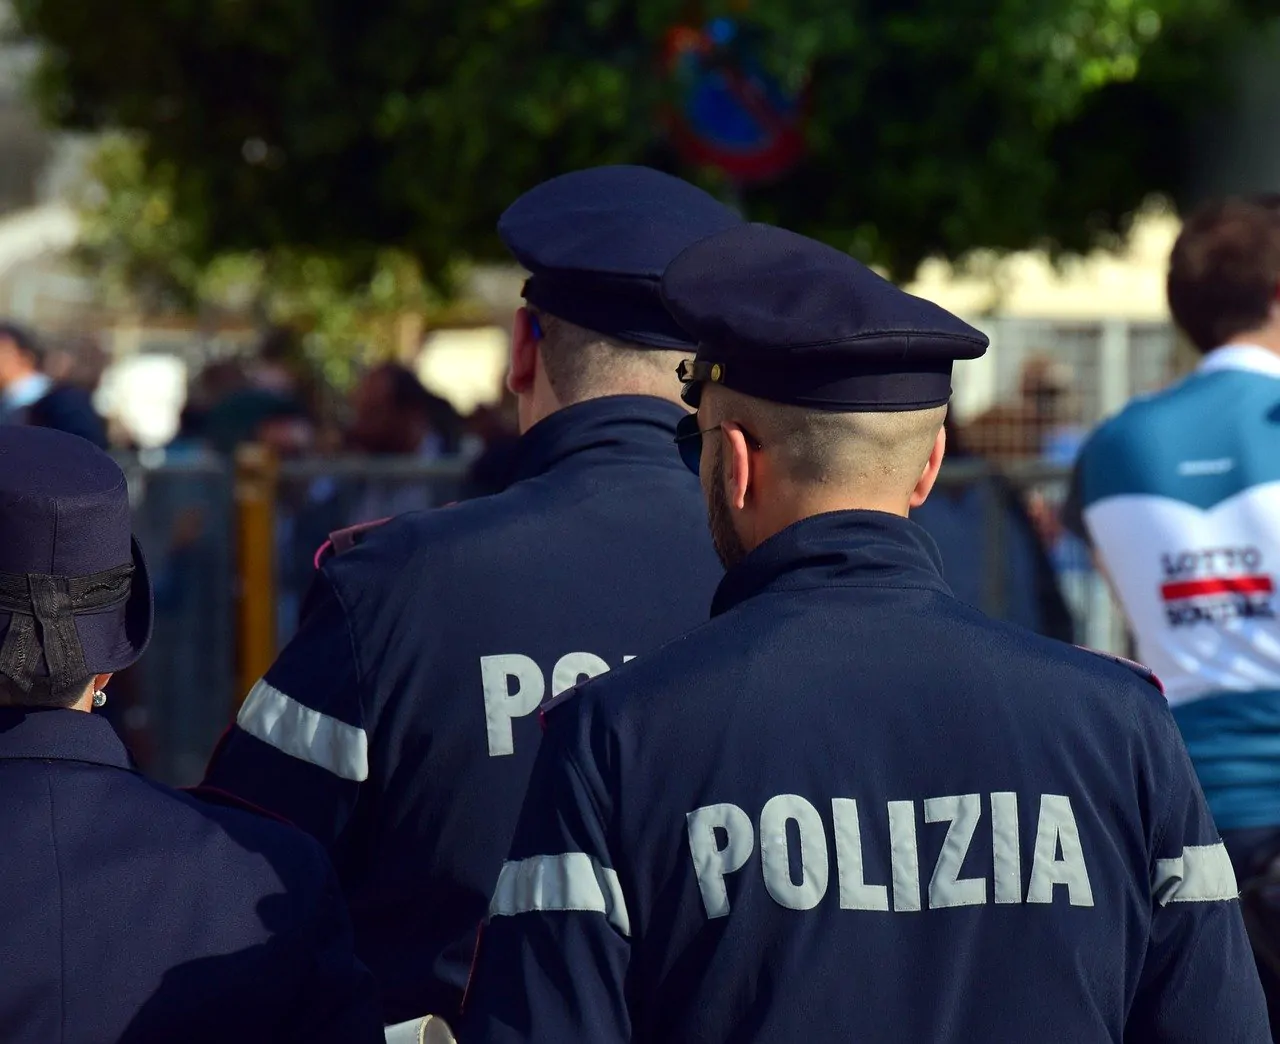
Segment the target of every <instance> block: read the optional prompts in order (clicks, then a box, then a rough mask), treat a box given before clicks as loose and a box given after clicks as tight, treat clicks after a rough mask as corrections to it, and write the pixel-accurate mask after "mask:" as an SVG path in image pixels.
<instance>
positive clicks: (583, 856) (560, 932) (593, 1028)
mask: <svg viewBox="0 0 1280 1044" xmlns="http://www.w3.org/2000/svg"><path fill="white" fill-rule="evenodd" d="M582 710H583V707H582V705H581V701H579V700H578V699H576V698H575V699H571V700H569V701H568V703H567V704H565V705H563V706H562V707H559V708H557V709H556V710H555V711H554V712H552V713H551V714H549V715H548V716H547V721H548V727H547V735H546V737H545V738H544V740H543V744H542V748H541V749H540V750H539V752H538V758H537V762H536V764H535V767H534V771H533V777H532V780H531V781H530V786H529V789H528V792H527V794H526V797H525V803H524V807H523V811H522V812H521V815H520V824H519V826H518V827H517V830H516V836H515V840H514V842H513V843H512V847H511V856H510V858H509V859H508V860H507V862H506V863H505V864H504V865H503V868H502V873H501V874H500V876H499V879H498V884H497V887H496V888H495V890H494V896H493V901H492V903H491V904H490V908H489V920H488V923H487V924H486V926H485V928H484V929H483V931H482V934H481V938H480V944H479V948H478V952H477V959H476V967H475V971H474V974H473V976H472V981H471V984H470V986H469V987H468V991H467V998H466V1002H465V1007H464V1012H463V1017H462V1021H461V1024H460V1027H459V1033H458V1039H459V1040H461V1041H465V1042H466V1044H480V1042H486V1041H487V1042H494V1044H497V1042H502V1044H508V1042H515V1041H549V1040H564V1041H570V1040H584V1041H585V1040H589V1041H592V1042H593V1044H615V1042H622V1041H628V1040H630V1039H631V1027H630V1018H629V1015H628V1012H627V1004H626V996H625V986H626V976H627V966H628V960H629V956H630V931H631V928H630V917H629V915H628V912H627V905H626V899H625V897H624V896H623V894H622V888H621V885H620V883H619V880H618V874H617V872H616V868H615V866H614V862H613V859H612V857H611V855H610V851H609V844H608V837H609V826H608V819H609V815H610V812H609V810H610V808H611V801H610V798H609V796H608V795H607V794H606V792H605V785H604V783H603V781H602V779H601V778H600V775H599V773H598V772H597V771H596V766H595V764H594V759H595V752H593V751H592V750H591V747H590V743H589V740H588V739H587V736H588V732H589V728H590V721H589V718H588V716H587V715H586V714H583V713H581V712H582Z"/></svg>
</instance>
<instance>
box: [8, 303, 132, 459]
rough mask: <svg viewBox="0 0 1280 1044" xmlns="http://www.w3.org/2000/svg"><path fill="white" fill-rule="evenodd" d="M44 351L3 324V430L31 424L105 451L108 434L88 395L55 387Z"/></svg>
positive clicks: (19, 328) (13, 325)
mask: <svg viewBox="0 0 1280 1044" xmlns="http://www.w3.org/2000/svg"><path fill="white" fill-rule="evenodd" d="M43 361H44V350H43V349H42V348H41V346H40V342H39V341H38V340H37V339H36V336H35V334H33V333H32V332H31V331H30V330H28V329H26V328H25V327H23V326H19V325H18V324H17V323H13V322H0V424H29V425H32V426H33V427H39V428H54V429H56V430H58V431H65V432H68V433H69V434H72V435H79V436H80V437H81V438H82V439H87V440H88V441H89V442H92V443H93V444H94V445H95V446H98V447H99V448H103V449H105V448H106V445H107V428H106V425H105V424H104V423H103V420H102V418H101V417H100V416H98V413H97V411H96V410H95V409H94V408H93V400H92V399H91V398H90V395H89V393H88V392H87V391H86V390H85V389H84V388H81V387H79V386H77V385H74V384H65V383H60V382H57V381H54V379H53V378H52V377H50V376H49V375H48V374H47V373H45V372H44V371H43V369H42V364H43Z"/></svg>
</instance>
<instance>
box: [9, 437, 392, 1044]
mask: <svg viewBox="0 0 1280 1044" xmlns="http://www.w3.org/2000/svg"><path fill="white" fill-rule="evenodd" d="M151 624H152V603H151V585H150V583H149V581H148V578H147V573H146V566H145V564H144V562H143V559H142V554H141V552H140V550H139V548H138V546H137V544H135V543H132V542H131V538H130V534H129V498H128V495H127V492H126V489H125V479H124V475H123V474H122V473H121V471H120V468H119V467H118V466H117V465H116V464H115V463H114V462H113V461H112V460H111V458H110V457H108V456H107V455H106V454H105V453H103V452H102V451H100V450H98V449H97V448H95V447H94V446H93V445H91V444H90V443H88V442H86V441H85V440H83V439H81V438H79V437H78V436H74V435H68V434H65V433H62V432H57V431H51V430H47V429H40V428H24V427H16V426H9V427H0V793H3V795H4V801H3V802H0V838H3V843H2V844H0V967H2V968H3V969H4V973H3V974H2V975H0V1037H2V1038H3V1039H4V1041H5V1044H49V1042H50V1041H61V1042H64V1044H78V1042H79V1044H100V1042H103V1041H113V1042H114V1041H119V1042H121V1044H134V1042H137V1044H154V1042H157V1041H241V1042H259V1041H261V1042H266V1041H271V1042H276V1041H297V1042H307V1044H325V1042H331V1044H340V1042H341V1044H347V1042H353V1041H354V1042H361V1044H373V1042H376V1041H381V1040H382V1022H381V1019H380V1017H379V1012H378V1006H377V995H376V991H375V986H374V982H373V979H372V977H371V976H370V975H369V973H368V971H366V970H365V969H364V968H363V967H361V966H360V964H359V963H358V962H357V961H356V959H355V955H354V952H353V949H352V938H351V927H350V924H349V921H348V918H347V914H346V910H345V908H344V906H343V903H342V898H341V894H340V892H339V890H338V884H337V881H336V880H335V878H334V873H333V869H332V867H331V866H330V864H329V860H328V859H327V858H326V857H325V854H324V852H323V851H322V850H321V848H320V846H319V845H318V844H316V842H315V841H314V840H312V839H311V838H309V837H307V836H306V835H305V834H303V833H302V832H301V831H298V830H295V829H293V828H292V827H289V826H286V825H285V824H283V823H279V822H275V821H273V820H271V819H266V818H263V817H261V816H259V815H257V814H255V813H253V812H250V811H247V810H244V809H239V808H234V807H225V806H215V805H206V804H204V803H203V802H201V801H199V800H198V799H197V798H195V797H193V796H191V795H187V794H180V793H178V792H176V791H172V790H169V789H168V788H166V787H162V786H160V785H159V784H157V783H153V782H151V781H150V780H147V779H145V778H143V777H142V776H141V775H139V774H138V773H137V772H136V771H135V770H134V767H133V764H132V761H131V760H130V758H129V755H128V754H127V753H126V751H125V749H124V747H123V746H122V745H121V743H120V740H119V739H117V738H116V734H115V732H114V731H113V730H112V728H111V725H110V724H109V723H108V722H107V721H106V719H105V718H103V717H102V716H101V715H98V714H94V713H92V711H93V708H95V707H99V706H101V705H102V704H103V702H105V696H104V694H103V692H102V690H103V689H104V687H105V686H106V684H107V681H108V680H109V679H110V677H111V674H112V672H114V671H118V670H122V669H123V668H125V667H128V666H129V665H130V664H132V663H133V662H134V661H136V660H137V659H138V657H139V656H141V654H142V651H143V648H144V646H145V645H146V644H147V639H148V638H149V637H150V634H151Z"/></svg>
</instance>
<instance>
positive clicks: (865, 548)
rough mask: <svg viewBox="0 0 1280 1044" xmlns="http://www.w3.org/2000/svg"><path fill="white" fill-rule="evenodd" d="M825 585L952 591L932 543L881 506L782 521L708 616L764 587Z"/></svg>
mask: <svg viewBox="0 0 1280 1044" xmlns="http://www.w3.org/2000/svg"><path fill="white" fill-rule="evenodd" d="M829 587H900V588H921V589H924V590H928V591H939V592H941V593H943V594H950V593H951V591H950V589H949V588H948V587H947V585H946V583H945V582H944V581H943V579H942V556H941V555H940V554H939V552H938V546H937V545H936V544H935V543H934V542H933V538H932V537H930V536H929V534H928V533H926V532H925V531H924V530H923V529H921V528H920V527H919V526H917V525H916V524H915V523H914V522H910V521H908V520H907V519H905V518H899V517H898V516H897V515H890V514H886V513H885V512H883V511H833V512H830V513H829V514H824V515H814V516H813V517H812V518H806V519H803V520H802V521H800V522H796V523H795V524H794V525H791V526H788V527H787V528H786V529H784V530H783V531H782V532H781V533H777V534H775V535H774V536H771V537H770V538H769V539H768V540H766V541H765V542H764V543H763V544H761V545H760V546H759V547H757V548H756V549H755V550H754V551H752V552H751V553H750V554H749V555H747V557H746V558H744V559H743V560H742V561H741V562H740V563H739V564H738V565H736V566H734V567H733V568H732V569H730V570H729V571H728V572H727V573H726V574H725V576H724V579H723V580H722V581H720V586H719V588H717V590H716V596H715V600H714V601H713V602H712V603H711V615H712V616H718V615H720V614H721V613H723V612H726V611H728V610H729V609H732V608H733V607H734V606H736V605H738V604H739V603H740V602H745V601H746V600H747V599H749V598H755V597H756V596H757V595H761V594H765V593H767V592H771V591H804V590H810V589H814V588H829Z"/></svg>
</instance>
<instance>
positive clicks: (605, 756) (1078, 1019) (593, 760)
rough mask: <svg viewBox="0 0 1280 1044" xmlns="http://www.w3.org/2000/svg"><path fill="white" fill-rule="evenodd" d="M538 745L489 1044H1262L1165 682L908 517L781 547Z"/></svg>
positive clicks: (504, 916)
mask: <svg viewBox="0 0 1280 1044" xmlns="http://www.w3.org/2000/svg"><path fill="white" fill-rule="evenodd" d="M546 720H547V738H546V741H545V742H544V744H543V747H542V751H541V753H540V754H539V758H538V763H537V765H536V767H535V769H534V773H533V776H532V779H531V782H530V786H529V794H528V799H527V801H526V803H525V806H524V811H523V813H522V815H521V819H520V824H519V827H518V828H517V831H516V835H515V841H514V844H513V846H512V851H511V856H510V861H509V862H508V863H507V864H506V865H505V866H504V867H503V870H502V873H501V875H500V877H499V881H498V885H497V887H496V889H495V892H494V897H493V902H492V905H491V919H490V922H489V924H488V926H487V927H486V929H485V932H484V935H483V937H482V940H481V944H480V954H479V962H478V967H477V971H476V975H475V978H474V980H473V983H472V990H471V991H470V992H469V993H468V997H467V1001H466V1011H465V1014H464V1017H463V1020H462V1023H461V1025H460V1027H459V1033H458V1037H459V1040H461V1041H463V1042H464V1044H497V1042H503V1044H505V1042H512V1041H540V1042H541V1041H576V1040H590V1041H592V1042H593V1044H615V1042H620V1041H628V1040H633V1041H646V1042H648V1041H652V1042H661V1044H684V1042H694V1041H697V1042H699V1044H711V1042H719V1041H724V1042H729V1041H732V1042H740V1041H741V1042H746V1041H804V1042H806V1044H821V1042H825V1041H846V1040H856V1041H863V1042H885V1044H889V1042H894V1044H897V1042H917V1041H919V1042H923V1041H929V1042H930V1044H941V1042H956V1044H961V1042H966V1044H967V1042H973V1041H993V1042H995V1041H1000V1042H1003V1041H1011V1042H1012V1041H1019V1042H1022V1041H1027V1042H1030V1041H1035V1042H1036V1044H1050V1042H1061V1044H1080V1042H1084V1041H1089V1042H1098V1041H1114V1042H1117V1044H1119V1042H1120V1041H1157V1040H1158V1041H1162V1042H1168V1041H1186V1042H1193V1041H1195V1042H1204V1041H1215V1042H1227V1041H1231V1042H1245V1041H1248V1042H1256V1044H1263V1042H1265V1041H1268V1040H1270V1037H1269V1035H1268V1031H1267V1015H1266V1010H1265V1007H1264V1003H1263V998H1262V993H1261V988H1260V987H1259V984H1258V979H1257V975H1256V972H1255V970H1254V966H1253V961H1252V957H1251V955H1250V950H1249V944H1248V941H1247V940H1246V938H1245V932H1244V926H1243V924H1242V922H1241V916H1240V910H1239V905H1238V903H1237V902H1236V886H1235V880H1234V877H1233V876H1232V872H1231V864H1230V861H1229V860H1228V859H1227V856H1226V852H1225V851H1224V849H1223V847H1222V845H1221V843H1220V841H1219V839H1218V836H1217V833H1216V831H1215V830H1214V827H1213V823H1212V820H1211V819H1210V817H1209V813H1208V810H1207V809H1206V807H1205V803H1204V798H1203V796H1202V795H1201V793H1200V789H1199V787H1198V786H1197V784H1196V781H1195V777H1194V775H1193V773H1192V770H1191V766H1190V764H1189V762H1188V759H1187V755H1186V751H1185V750H1184V748H1183V746H1182V743H1181V742H1180V740H1179V738H1178V732H1177V728H1176V726H1175V725H1174V722H1173V719H1172V717H1171V716H1170V714H1169V710H1168V708H1167V707H1166V705H1165V702H1164V700H1163V699H1162V698H1161V695H1160V693H1159V691H1158V689H1157V687H1156V686H1154V685H1151V684H1148V681H1146V680H1144V679H1143V678H1140V677H1139V676H1138V675H1137V674H1135V673H1134V672H1133V671H1132V670H1129V669H1127V668H1125V667H1123V666H1121V665H1119V664H1117V663H1114V662H1112V661H1110V660H1107V659H1104V658H1102V657H1100V656H1096V655H1093V654H1091V653H1088V652H1085V651H1082V650H1079V649H1075V648H1073V647H1071V646H1068V645H1064V644H1060V643H1058V642H1054V641H1051V640H1047V639H1043V638H1040V637H1037V636H1035V635H1033V634H1031V633H1030V632H1028V631H1024V630H1022V629H1021V628H1018V627H1014V626H1011V625H1008V624H1002V623H996V622H994V621H992V620H989V619H987V618H986V617H984V616H983V615H981V614H980V613H978V612H977V611H975V610H972V609H970V608H968V607H966V606H964V605H962V604H961V603H959V602H957V601H956V600H955V599H954V598H953V597H952V596H951V594H950V592H949V591H948V590H947V587H946V585H945V584H944V583H943V581H942V579H941V576H940V573H939V560H938V555H937V550H936V548H935V547H934V546H933V543H932V541H931V540H930V539H929V538H928V536H927V535H925V534H924V532H923V531H922V530H920V529H919V528H918V527H917V526H916V525H915V524H914V523H911V522H908V521H907V520H905V519H900V518H896V517H894V516H891V515H886V514H878V513H873V512H838V513H832V514H827V515H819V516H817V517H814V518H810V519H807V520H805V521H803V522H800V523H797V524H796V525H794V526H791V527H789V528H788V529H786V530H784V531H783V532H782V533H780V534H778V535H776V536H774V537H773V538H771V539H770V540H768V541H766V542H765V543H764V544H763V545H761V546H760V547H759V548H757V549H756V550H755V551H753V552H752V553H751V554H750V555H749V556H747V558H746V559H745V560H744V561H743V562H742V563H740V564H739V565H738V566H737V567H735V568H734V569H732V570H730V571H729V573H728V574H727V575H726V577H725V579H724V582H723V583H722V584H721V585H720V588H719V590H718V592H717V594H716V598H715V604H714V608H713V619H712V620H711V621H710V622H709V623H708V624H707V625H706V626H704V627H702V628H700V629H699V630H696V631H694V632H692V633H691V634H689V635H687V636H686V637H683V638H680V639H678V640H676V641H674V642H672V643H669V644H668V645H667V646H665V647H664V648H663V649H660V650H658V651H657V652H655V653H653V654H651V655H649V656H647V657H644V658H643V659H641V660H639V661H637V662H636V663H635V664H632V665H631V666H630V667H628V668H625V669H623V670H621V671H618V672H616V673H611V674H610V675H609V676H607V677H604V678H599V679H596V680H595V681H592V682H589V683H587V684H585V685H583V686H581V688H580V689H578V690H577V692H576V695H575V694H572V693H570V694H566V697H565V699H564V700H563V702H562V703H560V704H559V705H558V706H555V707H552V708H548V709H547V711H546Z"/></svg>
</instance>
